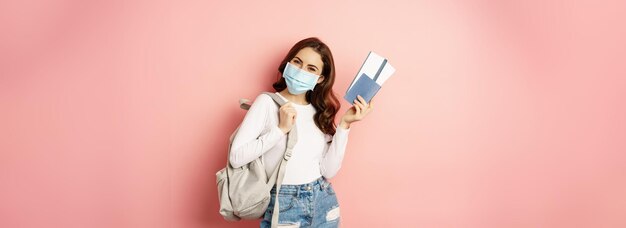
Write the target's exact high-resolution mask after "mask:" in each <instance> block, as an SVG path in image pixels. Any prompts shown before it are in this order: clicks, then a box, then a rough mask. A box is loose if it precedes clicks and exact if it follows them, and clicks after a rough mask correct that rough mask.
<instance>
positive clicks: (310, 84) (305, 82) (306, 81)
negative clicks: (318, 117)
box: [283, 62, 320, 95]
mask: <svg viewBox="0 0 626 228" xmlns="http://www.w3.org/2000/svg"><path fill="white" fill-rule="evenodd" d="M319 77H320V76H319V75H316V74H313V73H310V72H306V71H304V70H302V69H300V68H297V67H296V66H294V65H291V64H290V63H289V62H287V65H286V66H285V70H284V71H283V78H285V82H286V83H287V89H288V90H289V93H291V94H296V95H297V94H302V93H306V91H309V90H313V88H315V85H316V84H317V79H319Z"/></svg>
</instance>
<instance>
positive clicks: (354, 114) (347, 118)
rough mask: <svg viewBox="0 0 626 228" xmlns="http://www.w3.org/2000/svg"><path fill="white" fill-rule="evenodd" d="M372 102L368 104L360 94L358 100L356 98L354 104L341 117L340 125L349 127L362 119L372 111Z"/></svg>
mask: <svg viewBox="0 0 626 228" xmlns="http://www.w3.org/2000/svg"><path fill="white" fill-rule="evenodd" d="M372 107H373V106H372V102H371V101H370V103H369V104H368V103H367V102H366V101H365V99H363V97H361V96H360V95H358V96H357V100H354V105H353V106H352V107H350V109H348V111H346V113H345V114H344V115H343V117H341V123H340V124H339V126H341V127H343V128H345V129H348V128H350V124H352V123H354V122H357V121H360V120H362V119H363V118H365V116H367V114H368V113H369V112H370V111H372Z"/></svg>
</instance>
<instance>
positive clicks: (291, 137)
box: [264, 92, 298, 227]
mask: <svg viewBox="0 0 626 228" xmlns="http://www.w3.org/2000/svg"><path fill="white" fill-rule="evenodd" d="M264 94H266V95H268V96H270V97H271V98H272V100H274V102H276V104H278V106H283V105H284V104H286V103H287V101H286V100H284V99H283V98H282V97H280V96H279V95H278V94H276V93H270V92H264ZM296 129H297V128H296V127H295V126H294V127H293V128H291V131H289V133H288V135H287V149H286V150H285V153H284V155H283V159H282V160H281V161H280V164H279V166H278V167H276V170H274V173H272V176H271V177H270V183H274V181H276V194H277V197H275V198H274V211H273V213H272V227H276V226H277V225H278V214H279V213H280V210H279V208H280V205H279V202H278V193H279V192H280V186H281V185H282V183H283V178H284V177H285V168H286V167H287V162H288V161H289V159H290V158H291V154H292V152H293V147H294V146H295V145H296V142H297V141H298V132H297V130H296ZM271 187H273V185H270V189H268V191H269V190H271Z"/></svg>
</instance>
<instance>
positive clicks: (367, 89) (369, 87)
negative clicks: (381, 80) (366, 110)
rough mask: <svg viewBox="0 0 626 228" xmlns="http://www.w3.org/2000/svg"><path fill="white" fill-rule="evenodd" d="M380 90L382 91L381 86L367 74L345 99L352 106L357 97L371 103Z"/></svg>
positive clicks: (355, 84)
mask: <svg viewBox="0 0 626 228" xmlns="http://www.w3.org/2000/svg"><path fill="white" fill-rule="evenodd" d="M378 90H380V85H378V83H376V82H375V81H374V80H373V79H372V78H370V77H369V76H367V75H366V74H362V75H361V77H359V79H358V80H357V81H356V82H355V83H354V85H353V86H352V88H350V90H348V92H346V95H345V96H344V97H343V98H344V99H346V101H348V103H350V104H352V103H354V100H355V99H357V98H356V96H357V95H361V97H363V99H365V101H366V102H367V103H369V102H370V100H372V98H373V97H374V95H376V93H377V92H378Z"/></svg>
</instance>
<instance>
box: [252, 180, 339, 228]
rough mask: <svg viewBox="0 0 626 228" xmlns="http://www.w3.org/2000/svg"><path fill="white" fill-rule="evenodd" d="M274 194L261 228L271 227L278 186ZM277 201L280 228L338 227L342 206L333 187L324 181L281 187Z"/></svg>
mask: <svg viewBox="0 0 626 228" xmlns="http://www.w3.org/2000/svg"><path fill="white" fill-rule="evenodd" d="M271 194H272V199H271V201H270V204H269V206H268V208H267V211H266V212H265V216H263V221H261V227H262V228H264V227H270V226H271V223H272V214H273V212H274V199H275V198H276V186H274V188H273V189H272V191H271ZM278 201H279V205H280V214H279V215H278V223H279V225H278V227H339V203H338V202H337V197H336V196H335V191H334V190H333V187H332V185H331V184H330V182H329V181H328V180H326V179H325V178H324V177H320V178H319V179H317V180H315V181H313V182H311V183H307V184H302V185H281V187H280V193H279V194H278Z"/></svg>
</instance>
